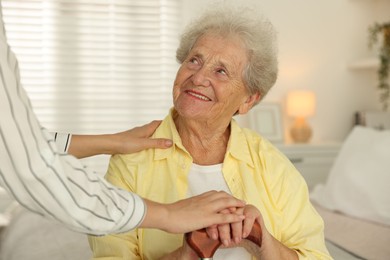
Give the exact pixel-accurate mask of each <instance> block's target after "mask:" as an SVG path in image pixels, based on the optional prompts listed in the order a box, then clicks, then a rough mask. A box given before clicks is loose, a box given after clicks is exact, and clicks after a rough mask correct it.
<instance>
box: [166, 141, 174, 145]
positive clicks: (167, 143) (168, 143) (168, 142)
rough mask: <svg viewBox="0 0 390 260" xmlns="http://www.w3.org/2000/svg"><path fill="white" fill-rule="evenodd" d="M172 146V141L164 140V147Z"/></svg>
mask: <svg viewBox="0 0 390 260" xmlns="http://www.w3.org/2000/svg"><path fill="white" fill-rule="evenodd" d="M172 144H173V142H172V140H166V141H165V145H166V146H171V145H172Z"/></svg>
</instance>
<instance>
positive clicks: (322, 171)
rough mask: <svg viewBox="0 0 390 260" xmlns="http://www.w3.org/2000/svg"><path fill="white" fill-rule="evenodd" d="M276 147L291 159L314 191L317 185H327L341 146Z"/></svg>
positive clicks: (304, 145)
mask: <svg viewBox="0 0 390 260" xmlns="http://www.w3.org/2000/svg"><path fill="white" fill-rule="evenodd" d="M276 146H277V147H278V148H279V150H280V151H281V152H282V153H284V154H285V155H286V156H287V158H288V159H290V161H291V162H292V163H293V164H294V166H295V167H296V168H297V169H298V171H299V172H300V173H301V174H302V176H303V177H304V178H305V180H306V183H307V185H308V186H309V189H312V188H313V187H314V185H315V184H317V183H325V181H326V178H327V176H328V173H329V172H330V169H331V167H332V165H333V162H334V160H335V158H336V156H337V154H338V151H339V149H340V146H341V144H340V143H337V142H334V143H317V144H316V143H307V144H277V145H276Z"/></svg>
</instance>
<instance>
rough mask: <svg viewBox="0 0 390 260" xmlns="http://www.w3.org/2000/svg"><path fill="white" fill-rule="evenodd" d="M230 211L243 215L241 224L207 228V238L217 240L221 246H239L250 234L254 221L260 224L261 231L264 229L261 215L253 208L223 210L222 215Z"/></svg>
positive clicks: (250, 206) (248, 206)
mask: <svg viewBox="0 0 390 260" xmlns="http://www.w3.org/2000/svg"><path fill="white" fill-rule="evenodd" d="M229 211H230V212H229ZM232 211H235V212H236V213H237V214H243V215H244V216H245V219H244V220H243V221H242V222H236V223H232V224H226V225H218V226H212V227H209V228H207V234H208V235H209V237H211V238H213V239H219V240H220V241H221V242H222V245H223V246H225V247H235V246H239V244H240V243H241V241H242V239H245V238H246V237H247V236H248V235H249V234H250V232H251V230H252V227H253V225H254V223H255V221H257V222H258V223H259V224H260V226H261V228H262V230H263V229H265V226H264V224H263V221H262V217H261V213H260V211H259V210H258V209H257V208H256V207H255V206H253V205H246V206H245V207H243V208H234V209H230V210H224V211H223V213H231V212H232Z"/></svg>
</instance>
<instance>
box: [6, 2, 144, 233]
mask: <svg viewBox="0 0 390 260" xmlns="http://www.w3.org/2000/svg"><path fill="white" fill-rule="evenodd" d="M0 113H1V116H0V186H2V187H4V188H5V189H6V190H7V191H8V192H9V193H10V194H11V195H12V196H13V197H14V198H15V199H16V200H17V201H18V202H19V203H20V204H21V205H22V206H24V207H26V208H27V209H29V210H31V211H33V212H36V213H38V214H41V215H45V216H48V217H50V218H53V219H56V220H57V221H59V222H61V223H63V224H65V225H66V226H67V227H69V228H71V229H73V230H76V231H79V232H83V233H88V234H94V235H102V234H107V233H120V232H126V231H128V230H131V229H134V228H136V227H137V226H138V225H139V224H140V223H141V222H142V220H143V218H144V215H145V213H146V206H145V203H144V201H143V200H142V199H141V198H140V197H139V196H137V195H136V194H133V193H129V192H127V191H124V190H120V189H118V188H116V187H114V186H112V185H111V184H109V183H107V182H106V181H105V180H104V179H103V178H102V177H100V176H99V175H98V174H95V173H94V172H92V171H91V170H89V169H88V168H86V167H84V166H83V165H82V164H81V163H80V162H79V161H78V160H77V159H76V158H74V157H72V156H70V155H67V154H65V153H64V151H65V150H66V147H65V146H64V147H65V150H62V151H58V149H57V147H56V145H55V143H54V138H53V135H52V134H50V133H49V132H48V131H46V130H45V129H43V128H42V127H41V126H40V124H39V122H38V120H37V118H36V116H35V114H34V113H33V110H32V107H31V104H30V102H29V99H28V97H27V95H26V93H25V91H24V89H23V88H22V86H21V84H20V79H19V68H18V63H17V60H16V57H15V55H14V54H13V52H12V51H11V49H10V47H9V46H8V44H7V41H6V36H5V29H4V24H3V20H2V14H1V5H0Z"/></svg>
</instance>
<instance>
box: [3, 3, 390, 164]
mask: <svg viewBox="0 0 390 260" xmlns="http://www.w3.org/2000/svg"><path fill="white" fill-rule="evenodd" d="M211 2H215V1H210V0H198V1H190V0H181V1H179V0H160V1H155V0H142V1H141V0H133V1H121V0H119V1H118V0H117V1H114V0H111V1H98V0H80V1H76V0H58V1H57V0H50V1H49V0H46V1H45V0H42V1H39V0H5V1H2V5H3V15H4V20H5V23H6V31H7V36H8V39H9V43H10V45H11V48H12V49H13V50H14V52H15V53H16V54H17V57H18V59H19V62H20V63H19V66H20V69H21V74H22V75H21V76H22V83H23V86H24V87H25V88H26V89H27V91H28V93H29V96H30V98H31V101H32V105H33V106H34V109H35V111H36V113H37V114H38V117H39V119H40V120H41V123H42V125H43V126H44V127H46V128H48V129H49V130H50V131H60V132H72V133H89V134H93V133H110V132H117V131H122V130H126V129H128V128H131V127H134V126H136V125H140V124H144V123H147V122H149V121H151V120H153V119H162V118H163V117H164V116H165V115H166V114H167V113H168V110H169V108H170V107H171V104H172V101H171V88H172V82H173V79H174V77H175V73H176V70H177V68H178V65H177V63H176V60H175V50H176V47H177V45H178V35H179V33H180V31H181V29H182V28H183V26H184V25H185V24H187V22H188V21H190V20H191V18H193V17H195V16H196V15H198V14H199V13H200V12H201V11H202V10H203V9H204V8H207V7H208V4H209V3H211ZM220 2H224V1H220ZM229 2H230V1H229ZM236 2H237V3H238V4H244V3H245V4H248V5H249V6H253V7H254V8H255V7H256V8H258V9H259V10H260V12H259V15H260V13H261V15H265V16H266V17H268V18H269V19H270V20H271V22H272V23H273V24H274V26H275V28H276V30H277V32H278V42H279V77H278V80H277V82H276V85H275V86H274V87H273V89H271V91H270V92H269V94H268V95H267V96H266V97H265V99H264V100H263V102H264V103H272V104H274V105H276V106H277V107H278V112H277V113H278V115H277V116H278V119H277V120H280V129H279V130H280V131H281V133H282V138H279V139H277V140H276V141H275V142H278V143H281V144H282V145H283V144H284V143H290V142H292V140H291V139H292V138H291V135H290V132H289V130H290V128H291V126H292V124H293V121H294V117H293V116H291V115H293V114H291V113H288V111H287V106H286V102H287V96H288V95H289V93H291V92H295V91H297V90H299V91H308V92H310V93H311V94H312V95H313V96H314V100H313V101H312V102H313V103H314V107H312V108H310V109H311V110H312V112H311V113H309V114H307V118H305V119H306V122H307V124H308V125H310V127H311V136H310V139H309V140H307V141H305V142H307V143H314V144H315V143H330V142H332V143H333V142H335V143H340V142H342V141H343V140H344V138H345V137H346V136H347V134H348V133H349V132H350V130H351V129H352V126H353V124H354V114H355V113H356V112H357V111H379V110H381V104H380V102H379V92H378V90H377V80H378V79H377V68H378V58H377V55H378V54H377V53H378V48H377V47H374V48H373V49H370V48H368V40H369V33H368V27H369V26H371V25H373V24H374V23H375V22H378V23H383V22H388V21H389V20H390V14H389V10H390V1H388V0H328V1H303V0H296V1H288V0H280V1H236ZM273 116H274V115H273ZM238 121H239V122H240V124H242V125H243V126H246V127H252V128H253V125H254V124H253V122H251V118H250V117H249V116H244V117H242V118H238ZM96 161H100V162H101V163H105V162H106V159H94V163H96ZM98 164H99V162H98ZM99 167H100V166H99ZM99 169H100V168H99ZM104 170H105V169H104ZM104 170H102V171H104Z"/></svg>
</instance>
